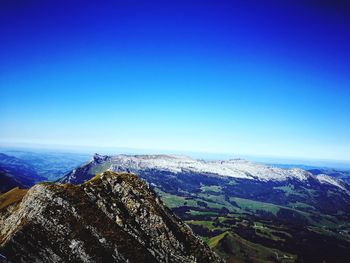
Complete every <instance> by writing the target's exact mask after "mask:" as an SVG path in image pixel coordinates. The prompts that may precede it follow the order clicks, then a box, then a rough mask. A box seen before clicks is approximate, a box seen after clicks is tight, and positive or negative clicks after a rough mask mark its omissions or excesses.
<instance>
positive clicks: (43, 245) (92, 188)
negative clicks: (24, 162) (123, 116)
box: [0, 171, 220, 263]
mask: <svg viewBox="0 0 350 263" xmlns="http://www.w3.org/2000/svg"><path fill="white" fill-rule="evenodd" d="M15 197H16V193H12V194H11V195H8V196H6V198H7V199H8V200H2V202H4V201H7V205H6V206H4V207H1V208H0V253H1V254H3V255H4V256H6V257H7V258H8V259H9V260H10V261H11V262H208V263H209V262H220V259H219V258H218V257H217V256H216V255H215V254H214V253H213V252H212V251H211V250H210V249H209V248H208V247H207V246H206V245H205V244H204V243H203V242H202V241H200V240H199V239H197V238H196V237H195V236H194V235H193V233H192V231H191V229H190V228H189V227H188V226H187V225H186V224H184V223H183V222H182V221H181V220H180V219H178V218H177V217H176V216H174V215H173V214H172V212H171V211H170V210H169V209H167V208H166V207H165V206H164V205H163V204H162V202H161V201H160V200H159V199H158V197H157V196H156V194H155V193H154V192H153V191H151V190H150V189H149V188H148V186H147V184H146V183H145V182H143V181H142V180H140V179H139V178H138V177H137V176H135V175H132V174H127V173H118V174H116V173H113V172H109V171H108V172H104V173H102V174H100V175H97V176H95V177H94V178H92V179H91V180H89V181H87V182H85V183H84V184H81V185H70V184H54V183H42V184H37V185H35V186H33V187H32V188H31V189H29V191H28V192H26V194H25V195H24V196H21V197H19V198H15ZM11 200H12V202H11Z"/></svg>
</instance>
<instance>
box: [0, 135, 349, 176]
mask: <svg viewBox="0 0 350 263" xmlns="http://www.w3.org/2000/svg"><path fill="white" fill-rule="evenodd" d="M7 151H8V152H11V151H28V152H42V153H50V152H52V153H68V154H82V155H87V156H89V157H90V158H91V157H92V156H93V154H95V153H97V154H101V155H118V154H126V155H144V154H146V155H147V154H156V155H157V154H166V155H180V156H181V155H183V156H188V157H191V158H194V159H203V160H229V159H237V158H238V159H246V160H249V161H253V162H261V163H265V164H285V165H296V166H302V165H305V166H310V167H312V166H314V167H327V168H334V169H341V170H349V169H350V161H348V160H334V159H316V158H302V157H296V156H269V155H254V154H244V153H233V152H231V153H220V152H195V151H178V150H172V149H142V148H127V147H97V146H77V145H45V144H23V143H22V144H4V143H1V142H0V153H1V152H5V153H6V152H7Z"/></svg>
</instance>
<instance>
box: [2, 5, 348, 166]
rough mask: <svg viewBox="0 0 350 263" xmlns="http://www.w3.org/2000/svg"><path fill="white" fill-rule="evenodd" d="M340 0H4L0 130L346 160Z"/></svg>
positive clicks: (344, 28) (20, 136)
mask: <svg viewBox="0 0 350 263" xmlns="http://www.w3.org/2000/svg"><path fill="white" fill-rule="evenodd" d="M346 2H347V1H324V0H320V1H246V0H245V1H218V0H216V1H143V2H141V1H76V0H72V1H55V0H51V1H29V0H11V1H10V0H4V1H1V2H0V24H1V26H0V34H1V41H0V92H1V93H0V142H1V143H7V144H11V143H13V144H15V143H16V144H18V143H33V144H36V143H38V144H57V145H60V144H61V145H81V146H101V147H114V146H116V147H130V148H147V149H169V150H178V151H203V152H218V153H234V154H252V155H268V156H281V157H298V158H311V159H312V158H317V159H335V160H350V7H349V4H347V3H346Z"/></svg>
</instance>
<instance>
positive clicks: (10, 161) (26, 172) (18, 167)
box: [0, 153, 45, 192]
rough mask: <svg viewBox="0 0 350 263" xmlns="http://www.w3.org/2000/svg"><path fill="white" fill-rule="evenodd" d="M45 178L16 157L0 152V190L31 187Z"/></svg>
mask: <svg viewBox="0 0 350 263" xmlns="http://www.w3.org/2000/svg"><path fill="white" fill-rule="evenodd" d="M43 180H45V178H43V177H41V176H39V175H38V174H37V173H36V171H35V170H34V169H33V167H32V166H31V165H30V164H28V163H26V162H24V161H22V160H20V159H17V158H16V157H12V156H9V155H6V154H3V153H0V183H1V184H0V192H6V191H8V190H10V189H11V188H13V187H17V186H18V187H31V186H33V185H34V184H35V183H36V182H39V181H43Z"/></svg>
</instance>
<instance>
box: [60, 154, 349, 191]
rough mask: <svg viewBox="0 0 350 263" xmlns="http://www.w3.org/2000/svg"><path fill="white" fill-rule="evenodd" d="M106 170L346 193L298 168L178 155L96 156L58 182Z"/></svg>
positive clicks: (324, 178) (328, 180) (337, 182)
mask: <svg viewBox="0 0 350 263" xmlns="http://www.w3.org/2000/svg"><path fill="white" fill-rule="evenodd" d="M106 170H110V171H114V172H118V171H127V172H133V173H136V174H138V173H140V172H144V171H147V170H157V171H162V172H169V173H173V174H179V173H195V174H205V175H214V176H223V177H232V178H238V179H248V180H258V181H262V182H269V181H271V182H283V181H286V180H297V181H300V182H306V181H307V180H309V179H311V180H312V179H314V180H316V181H318V182H320V183H322V184H324V183H327V184H329V185H333V186H335V187H338V188H340V189H342V190H344V191H346V192H348V191H347V189H346V188H345V186H344V183H343V182H341V181H340V180H337V179H335V178H331V177H329V176H326V175H319V176H314V175H312V174H311V173H310V172H308V171H306V170H303V169H300V168H288V169H286V168H278V167H272V166H268V165H264V164H261V163H254V162H250V161H247V160H243V159H232V160H225V161H217V160H215V161H207V160H196V159H192V158H190V157H186V156H177V155H123V154H121V155H115V156H106V155H99V154H95V155H94V157H93V158H92V160H91V161H90V162H88V163H87V164H84V165H83V166H81V167H80V168H78V169H75V170H73V171H72V172H71V173H69V174H67V175H66V176H65V177H64V178H62V180H61V182H71V183H81V182H83V181H85V180H88V179H89V176H87V174H90V176H93V175H94V174H96V173H98V172H103V171H106Z"/></svg>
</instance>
